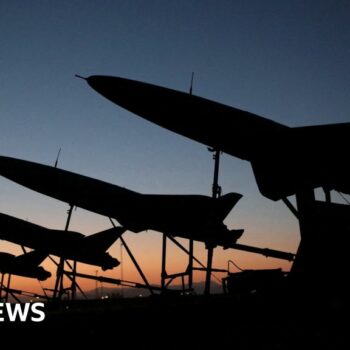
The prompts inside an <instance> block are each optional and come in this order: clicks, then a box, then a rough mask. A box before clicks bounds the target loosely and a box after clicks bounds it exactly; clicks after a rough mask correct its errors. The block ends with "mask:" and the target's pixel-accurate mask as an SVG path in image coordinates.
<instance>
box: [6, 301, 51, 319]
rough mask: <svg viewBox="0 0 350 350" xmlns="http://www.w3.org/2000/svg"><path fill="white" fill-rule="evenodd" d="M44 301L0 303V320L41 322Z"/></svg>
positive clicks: (43, 317) (43, 314)
mask: <svg viewBox="0 0 350 350" xmlns="http://www.w3.org/2000/svg"><path fill="white" fill-rule="evenodd" d="M44 306H45V305H44V303H24V304H19V303H14V304H12V303H0V322H7V321H9V322H18V321H20V322H42V321H44V319H45V312H44V310H43V309H44Z"/></svg>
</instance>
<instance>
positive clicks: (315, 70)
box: [0, 0, 350, 267]
mask: <svg viewBox="0 0 350 350" xmlns="http://www.w3.org/2000/svg"><path fill="white" fill-rule="evenodd" d="M349 15H350V3H349V2H348V1H345V0H344V1H341V0H338V1H321V0H319V1H297V0H295V1H269V0H266V1H257V0H256V1H225V0H223V1H209V0H203V1H182V0H178V1H132V0H131V1H34V0H32V1H25V2H23V1H16V0H13V1H3V0H2V1H0V92H1V99H0V101H1V104H0V120H1V129H0V153H1V154H2V155H7V156H13V157H18V158H23V159H27V160H32V161H36V162H40V163H45V164H54V161H55V158H56V154H57V151H58V149H59V148H60V147H61V148H62V152H61V158H60V161H59V166H60V167H62V168H64V169H67V170H70V171H74V172H78V173H82V174H84V175H88V176H91V177H96V178H99V179H102V180H105V181H108V182H112V183H115V184H118V185H121V186H124V187H128V188H130V189H133V190H136V191H140V192H145V193H198V194H208V195H209V194H210V192H211V182H212V171H213V161H212V159H211V155H210V154H209V152H208V151H207V150H206V147H205V146H203V145H201V144H198V143H195V142H193V141H191V140H188V139H185V138H183V137H181V136H178V135H175V134H173V133H171V132H169V131H167V130H165V129H161V128H159V127H157V126H155V125H153V124H151V123H149V122H147V121H145V120H142V119H141V118H137V117H135V116H134V115H132V114H130V113H128V112H126V111H124V110H122V109H121V108H119V107H117V106H115V105H113V104H112V103H110V102H109V101H107V100H105V99H104V98H103V97H101V96H99V95H98V94H96V92H94V91H93V90H92V89H90V88H89V87H88V85H87V84H86V83H85V82H83V81H81V80H79V79H76V78H75V77H74V74H76V73H77V74H80V75H83V76H89V75H94V74H106V75H116V76H122V77H126V78H131V79H137V80H142V81H147V82H150V83H154V84H158V85H162V86H166V87H170V88H173V89H177V90H182V91H188V89H189V84H190V78H191V72H192V71H194V72H195V80H194V87H193V89H194V94H196V95H199V96H203V97H206V98H209V99H212V100H216V101H219V102H222V103H225V104H228V105H232V106H235V107H237V108H241V109H244V110H248V111H250V112H253V113H256V114H258V115H262V116H265V117H267V118H270V119H273V120H276V121H278V122H280V123H284V124H287V125H290V126H300V125H311V124H326V123H338V122H348V121H349V119H350V118H349V116H350V98H349V97H350V87H349V76H350V67H349V62H350V47H349V45H348V44H349V41H350V26H349V23H348V19H349ZM247 142H250V141H249V140H247ZM257 146H258V145H257ZM220 182H221V185H222V188H223V192H224V193H227V192H240V193H242V194H243V195H244V197H243V199H242V200H241V201H240V202H239V203H238V204H237V206H236V208H235V209H234V210H233V211H232V213H231V214H230V216H229V217H228V218H227V221H226V223H227V224H228V226H229V227H232V228H240V227H243V228H245V229H246V232H245V235H244V237H243V238H242V242H243V243H249V244H254V245H258V246H270V247H273V248H276V249H286V250H293V249H294V250H295V249H296V246H297V243H298V239H299V237H298V225H297V223H296V220H295V219H294V218H293V216H292V215H291V214H290V213H289V212H288V209H286V208H285V207H284V205H283V204H281V203H279V202H277V203H275V202H272V201H270V200H268V199H266V198H264V197H262V196H261V195H260V194H259V191H258V189H257V186H256V183H255V180H254V176H253V174H252V171H251V168H250V165H249V163H247V162H244V161H242V160H239V159H234V158H233V157H230V156H227V155H224V156H223V158H222V167H221V173H220ZM0 196H1V200H0V210H1V211H2V212H5V213H7V214H11V215H14V216H19V217H21V218H28V219H29V220H31V221H33V222H36V223H38V224H43V225H47V226H50V227H55V228H61V227H64V219H65V211H66V209H67V208H66V207H67V206H66V205H65V204H63V203H60V202H57V201H55V200H53V199H49V198H47V197H44V196H42V195H39V194H36V193H33V192H32V191H30V190H27V189H24V188H22V187H20V186H18V185H16V184H13V183H11V182H10V181H8V180H5V179H0ZM105 227H108V220H106V219H104V218H102V217H98V216H97V215H94V214H91V213H87V212H85V211H83V210H77V212H76V213H75V216H74V217H73V221H72V228H74V229H77V230H80V231H82V232H84V233H87V234H88V233H92V232H94V231H96V230H98V229H103V228H105ZM129 236H130V237H131V235H129ZM159 237H160V236H159V235H157V234H149V235H147V234H142V235H141V236H139V237H136V238H137V240H136V238H135V235H133V236H132V237H131V238H130V239H131V240H135V247H139V254H141V255H142V254H145V256H146V258H147V254H146V253H145V249H146V250H147V252H150V251H152V249H153V247H155V246H157V247H158V243H159ZM1 247H4V250H5V249H6V247H7V246H5V244H4V243H3V242H1ZM142 247H143V248H144V247H146V248H145V249H143V250H142ZM12 248H13V247H11V249H12ZM9 249H10V248H9ZM136 249H137V248H136ZM200 249H201V248H200ZM218 254H219V256H220V257H219V258H218V259H219V260H218V263H220V264H221V265H222V264H224V263H225V262H226V260H227V259H228V258H231V257H233V258H237V260H238V262H239V261H241V262H242V261H243V263H242V264H243V265H244V264H245V263H246V264H249V259H250V256H246V255H244V256H243V255H239V254H238V255H237V253H232V252H219V253H218ZM220 254H221V255H220ZM231 255H232V256H231ZM221 257H222V258H221ZM254 261H255V260H254ZM264 261H265V260H264ZM273 264H275V265H274V266H278V265H279V264H280V262H279V261H277V260H276V261H273ZM256 267H259V266H256Z"/></svg>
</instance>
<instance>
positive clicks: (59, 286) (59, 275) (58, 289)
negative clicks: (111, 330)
mask: <svg viewBox="0 0 350 350" xmlns="http://www.w3.org/2000/svg"><path fill="white" fill-rule="evenodd" d="M73 208H74V205H73V204H71V205H70V207H69V209H68V216H67V221H66V226H65V228H64V230H65V231H68V228H69V224H70V220H71V217H72V212H73ZM63 271H64V258H62V257H61V258H60V263H59V265H58V267H57V271H56V282H55V290H54V293H53V299H54V300H55V299H59V300H60V299H61V297H62V294H63V278H64V274H63Z"/></svg>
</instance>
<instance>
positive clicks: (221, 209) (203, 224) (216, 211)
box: [0, 157, 243, 248]
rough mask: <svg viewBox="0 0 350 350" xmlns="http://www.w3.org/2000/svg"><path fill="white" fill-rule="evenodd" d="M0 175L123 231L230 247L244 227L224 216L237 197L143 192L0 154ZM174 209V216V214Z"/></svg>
mask: <svg viewBox="0 0 350 350" xmlns="http://www.w3.org/2000/svg"><path fill="white" fill-rule="evenodd" d="M0 174H1V175H2V176H4V177H7V178H8V179H10V180H12V181H15V182H17V183H19V184H21V185H23V186H26V187H28V188H30V189H32V190H34V191H37V192H40V193H43V194H46V195H48V196H50V197H53V198H56V199H58V200H62V201H64V202H67V203H69V204H70V205H74V206H78V207H81V208H84V209H87V210H90V211H93V212H96V213H98V214H101V215H105V216H107V217H111V218H115V219H117V220H118V222H119V223H120V224H121V225H122V226H123V227H124V228H125V229H127V230H130V231H133V232H140V231H144V230H155V231H159V232H163V233H165V234H167V235H170V236H179V237H183V238H192V239H194V240H197V241H202V242H205V243H210V244H215V245H220V246H223V247H225V248H230V247H233V246H234V245H235V243H236V241H237V239H238V238H239V237H240V236H241V235H242V233H243V230H229V229H228V228H227V227H226V226H225V225H224V224H223V220H224V219H225V218H226V216H227V215H228V214H229V212H230V211H231V209H232V208H233V207H234V205H235V204H236V203H237V202H238V200H239V199H240V198H241V197H242V196H241V195H240V194H238V193H228V194H226V195H225V196H222V197H221V198H220V199H219V200H215V199H213V198H210V197H207V196H201V195H152V194H150V195H148V194H140V193H137V192H134V191H131V190H128V189H126V188H122V187H119V186H116V185H112V184H109V183H106V182H103V181H100V180H96V179H92V178H90V177H86V176H82V175H79V174H75V173H72V172H69V171H65V170H62V169H57V168H54V167H51V166H46V165H42V164H38V163H33V162H28V161H25V160H20V159H15V158H9V157H0ZM175 213H176V214H175Z"/></svg>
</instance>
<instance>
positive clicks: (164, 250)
mask: <svg viewBox="0 0 350 350" xmlns="http://www.w3.org/2000/svg"><path fill="white" fill-rule="evenodd" d="M166 245H167V237H166V235H165V234H164V233H163V241H162V271H161V276H160V277H161V288H162V293H164V292H165V290H166V284H165V279H166V276H167V274H166Z"/></svg>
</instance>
